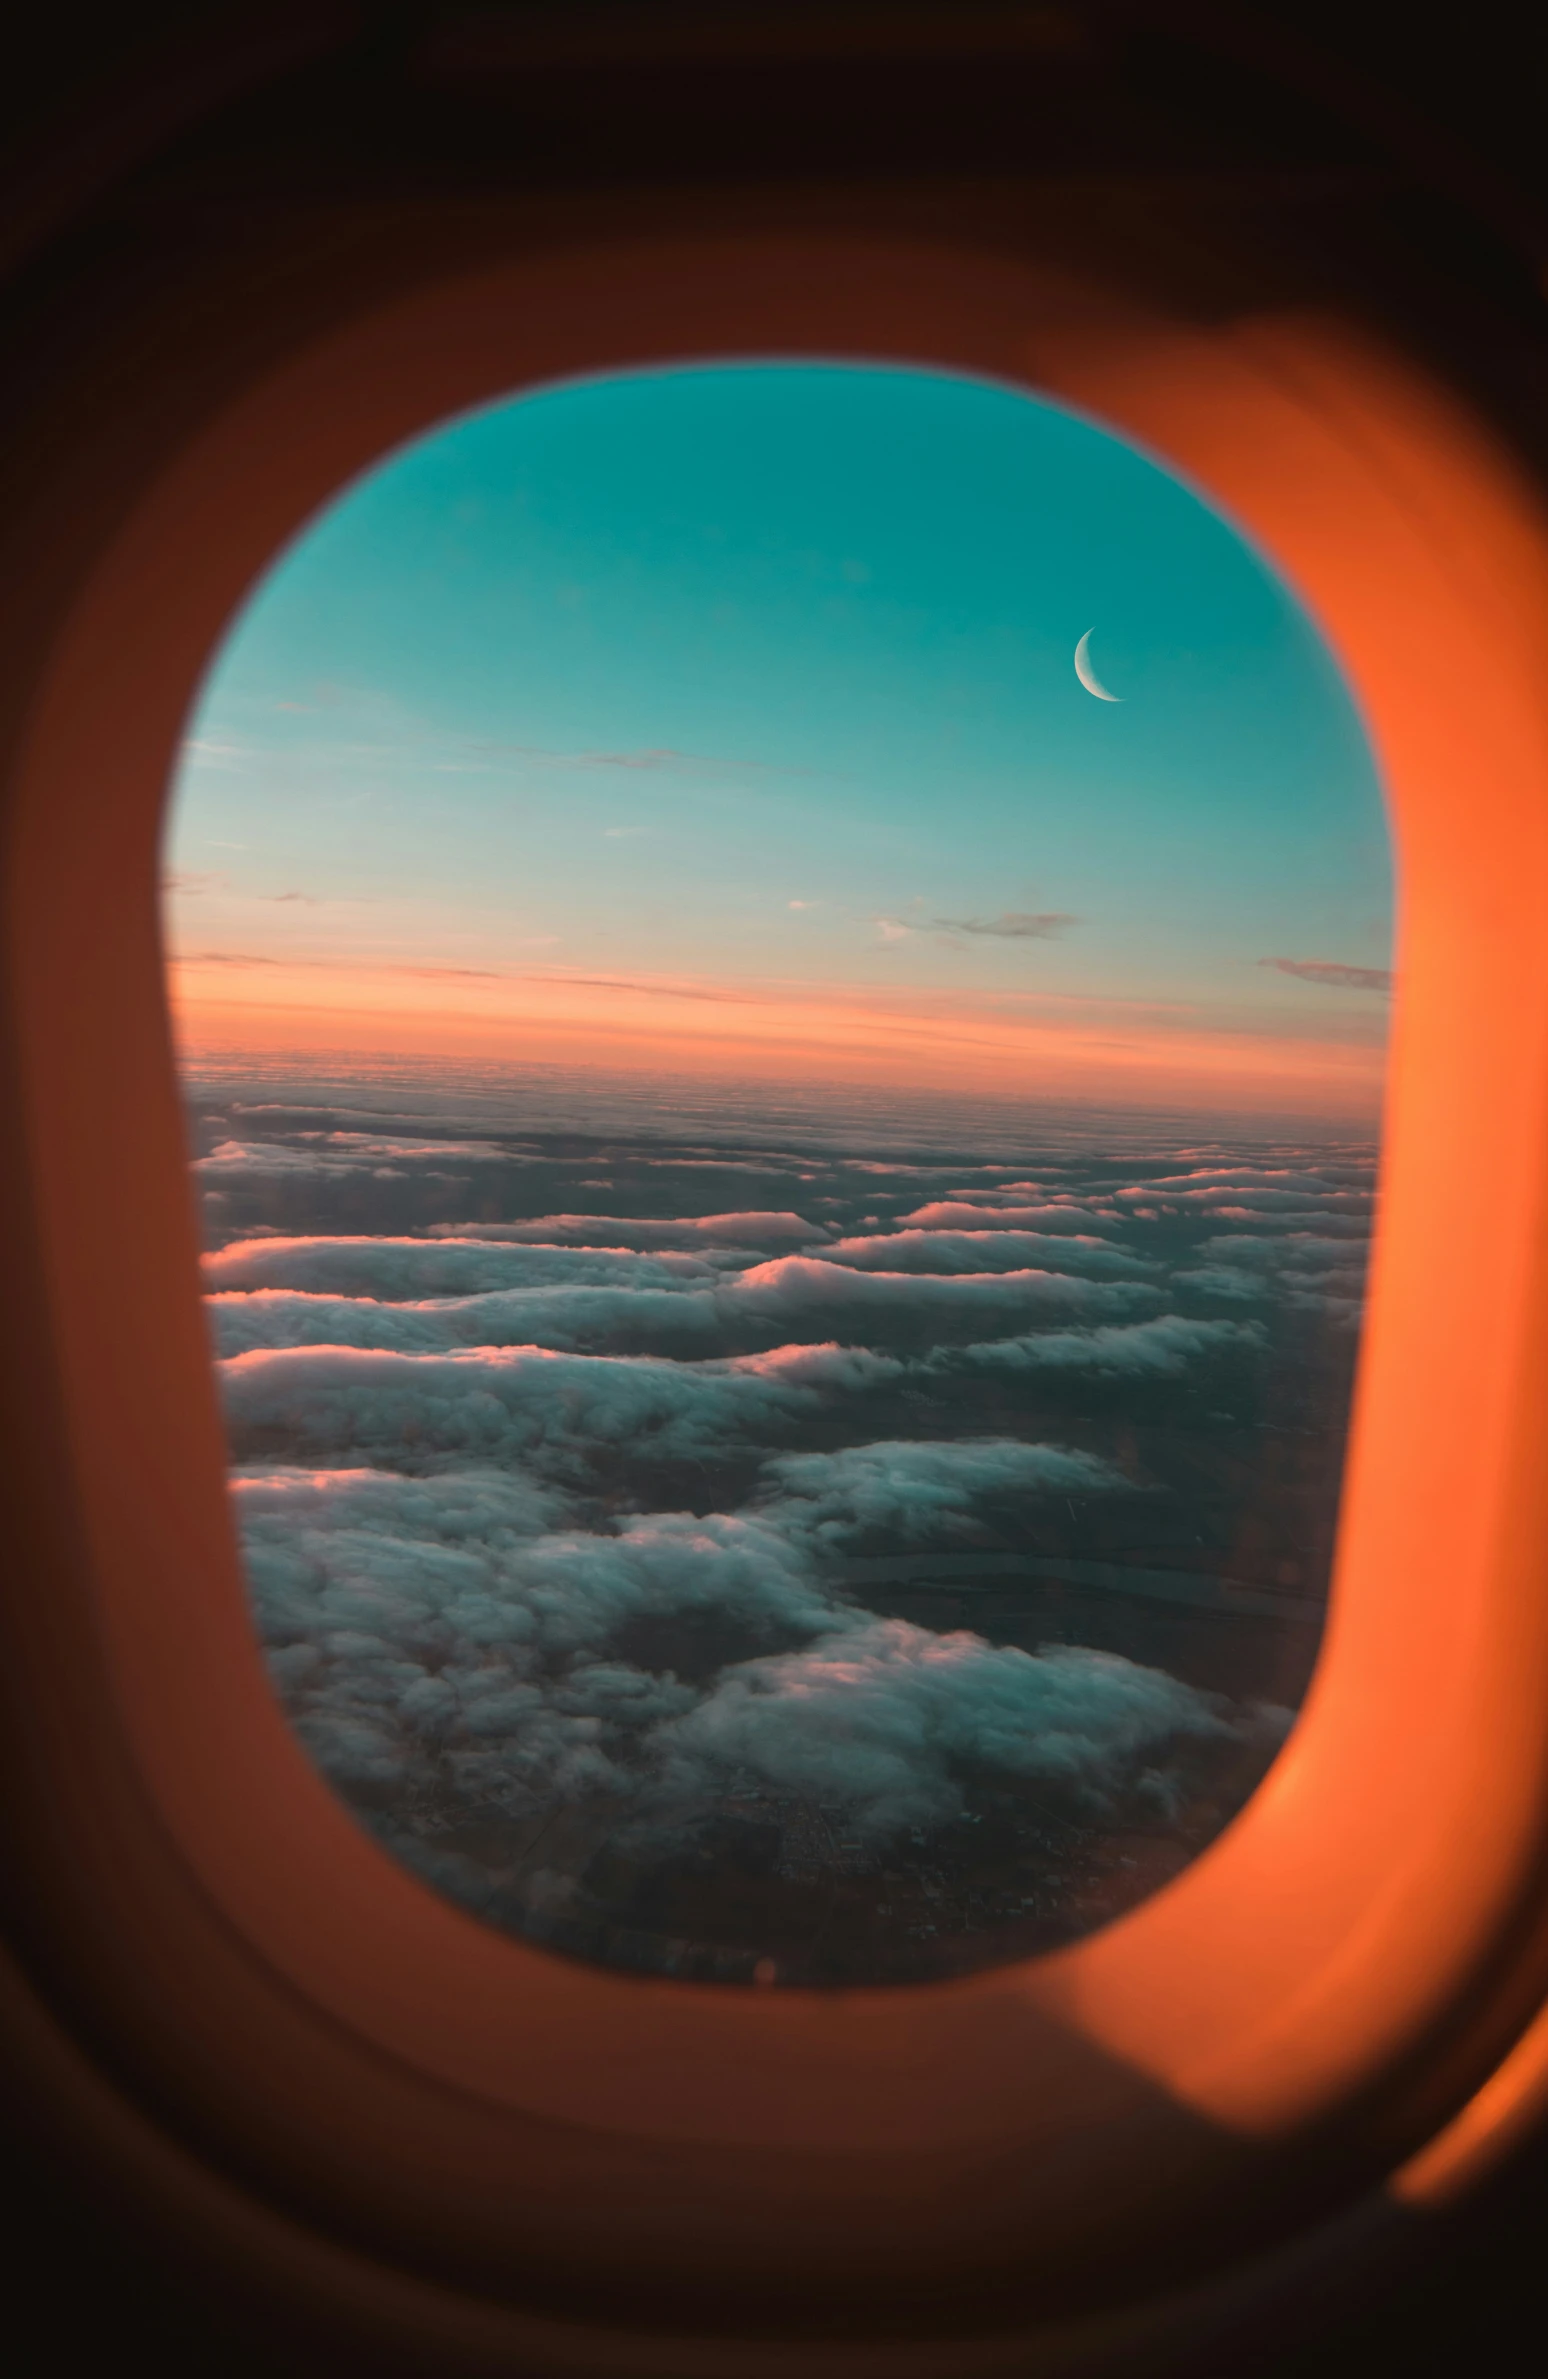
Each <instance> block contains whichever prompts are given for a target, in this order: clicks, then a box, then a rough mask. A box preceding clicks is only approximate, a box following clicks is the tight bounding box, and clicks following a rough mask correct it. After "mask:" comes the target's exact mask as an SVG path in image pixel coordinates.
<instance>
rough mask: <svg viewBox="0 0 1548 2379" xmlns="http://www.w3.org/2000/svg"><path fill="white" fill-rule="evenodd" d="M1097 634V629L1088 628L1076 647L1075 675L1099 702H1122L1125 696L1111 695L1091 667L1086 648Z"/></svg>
mask: <svg viewBox="0 0 1548 2379" xmlns="http://www.w3.org/2000/svg"><path fill="white" fill-rule="evenodd" d="M1095 634H1096V630H1095V628H1088V629H1087V630H1086V633H1085V635H1084V636H1083V637H1082V638H1081V640H1080V642H1079V644H1077V645H1076V647H1075V675H1076V676H1077V677H1078V678H1079V679H1080V682H1081V684H1082V685H1083V686H1084V687H1085V689H1086V692H1087V693H1088V694H1095V696H1096V698H1097V700H1098V702H1121V701H1122V700H1123V696H1122V695H1121V694H1109V692H1108V690H1107V688H1106V686H1104V685H1103V683H1102V680H1101V679H1100V678H1099V677H1098V675H1097V673H1096V671H1095V670H1094V669H1093V668H1092V666H1091V660H1090V656H1089V655H1088V653H1087V651H1086V647H1087V645H1088V644H1089V643H1090V642H1091V639H1092V637H1093V636H1094V635H1095Z"/></svg>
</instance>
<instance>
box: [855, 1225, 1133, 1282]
mask: <svg viewBox="0 0 1548 2379" xmlns="http://www.w3.org/2000/svg"><path fill="white" fill-rule="evenodd" d="M822 1261H823V1262H824V1263H825V1264H853V1265H856V1266H858V1267H859V1268H860V1269H861V1270H864V1271H872V1272H955V1273H961V1272H1001V1271H1005V1272H1009V1271H1013V1270H1015V1269H1017V1268H1018V1267H1025V1266H1027V1265H1028V1264H1031V1263H1034V1262H1037V1261H1041V1262H1043V1263H1051V1264H1057V1265H1058V1266H1060V1267H1061V1269H1063V1270H1066V1271H1073V1272H1096V1273H1108V1274H1112V1273H1121V1274H1125V1275H1127V1276H1128V1277H1130V1278H1140V1277H1142V1276H1143V1275H1144V1274H1146V1273H1148V1272H1153V1271H1154V1270H1155V1269H1156V1267H1155V1266H1154V1265H1153V1264H1150V1263H1147V1262H1146V1261H1145V1260H1144V1258H1143V1257H1140V1256H1131V1255H1130V1254H1128V1252H1127V1251H1126V1250H1125V1249H1123V1248H1118V1247H1114V1246H1113V1245H1112V1243H1111V1241H1110V1240H1106V1239H1095V1238H1092V1237H1090V1236H1089V1235H1085V1234H1073V1235H1071V1236H1069V1237H1059V1236H1058V1235H1057V1234H1054V1233H1051V1232H1047V1231H926V1230H904V1231H878V1232H877V1233H875V1235H874V1236H872V1237H869V1238H863V1239H836V1240H833V1241H831V1242H830V1243H829V1244H828V1245H827V1246H826V1247H824V1248H823V1250H822Z"/></svg>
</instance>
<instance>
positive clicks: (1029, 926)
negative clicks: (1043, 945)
mask: <svg viewBox="0 0 1548 2379" xmlns="http://www.w3.org/2000/svg"><path fill="white" fill-rule="evenodd" d="M930 922H931V924H932V925H937V926H940V927H941V928H942V929H943V930H944V931H946V932H948V933H980V934H992V935H993V936H994V937H995V939H996V940H998V941H1006V942H1048V941H1054V940H1056V939H1057V938H1058V936H1059V935H1060V934H1063V933H1066V932H1067V931H1068V930H1069V928H1070V927H1071V926H1072V925H1078V924H1079V923H1080V919H1079V918H1078V917H1071V916H1069V915H1068V914H1067V913H1066V912H1065V911H1064V910H1063V909H1045V910H1043V911H1041V912H1040V913H1039V914H1037V915H1032V914H1029V912H1028V911H1027V910H1025V909H1003V910H1002V911H1001V912H1000V914H999V916H998V917H932V919H931V920H930Z"/></svg>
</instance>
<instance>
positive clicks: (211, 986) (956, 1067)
mask: <svg viewBox="0 0 1548 2379" xmlns="http://www.w3.org/2000/svg"><path fill="white" fill-rule="evenodd" d="M1087 631H1090V645H1089V657H1090V660H1091V662H1092V664H1093V665H1094V667H1095V669H1096V670H1097V671H1098V672H1099V673H1100V674H1099V682H1100V683H1101V684H1102V685H1104V686H1105V687H1106V688H1107V689H1108V690H1109V691H1110V692H1111V693H1112V694H1113V695H1114V696H1116V697H1117V699H1115V700H1111V701H1105V700H1101V699H1099V698H1097V696H1096V695H1094V694H1093V693H1091V692H1089V691H1088V690H1087V689H1086V687H1085V686H1084V685H1083V684H1082V683H1081V681H1080V679H1079V678H1078V677H1077V675H1076V672H1075V668H1074V654H1075V647H1076V645H1077V642H1078V641H1079V639H1080V638H1081V637H1082V636H1083V635H1085V634H1086V632H1087ZM167 884H168V891H167V932H168V948H169V957H170V959H171V963H172V982H173V989H174V995H175V1000H176V1004H177V1009H178V1015H179V1023H180V1030H181V1032H182V1035H183V1039H184V1043H185V1047H186V1048H188V1049H189V1050H190V1052H193V1053H195V1054H197V1052H198V1051H199V1050H200V1049H207V1048H211V1047H217V1046H218V1047H221V1048H224V1049H227V1050H231V1049H253V1050H262V1049H263V1048H265V1047H275V1048H279V1047H284V1048H286V1049H288V1050H291V1051H295V1050H298V1049H299V1050H305V1049H307V1048H313V1049H316V1050H318V1051H322V1050H330V1051H339V1050H357V1051H359V1052H361V1053H362V1054H364V1053H369V1052H373V1051H374V1052H387V1051H391V1052H394V1053H399V1054H407V1055H408V1056H410V1057H414V1058H419V1059H423V1060H424V1061H425V1063H426V1064H427V1066H430V1067H433V1066H434V1065H435V1064H436V1063H437V1062H446V1061H450V1060H451V1059H454V1058H468V1057H477V1058H480V1059H484V1060H508V1061H511V1062H521V1061H527V1062H541V1063H548V1064H551V1063H555V1062H559V1063H564V1064H568V1065H572V1066H574V1067H576V1068H578V1069H584V1068H586V1067H588V1066H590V1067H595V1068H597V1069H598V1070H599V1073H600V1071H603V1070H610V1071H611V1072H613V1073H614V1074H616V1073H617V1072H619V1071H620V1070H628V1069H631V1068H636V1069H637V1068H644V1069H646V1070H648V1071H653V1072H658V1073H661V1074H664V1075H679V1076H682V1075H696V1076H699V1077H701V1078H704V1079H708V1080H714V1079H717V1078H724V1079H725V1080H727V1081H728V1082H729V1081H737V1082H740V1083H744V1084H745V1083H746V1082H747V1081H749V1080H758V1081H768V1082H770V1083H775V1082H785V1083H788V1082H800V1081H805V1082H808V1083H815V1084H819V1085H824V1086H827V1087H829V1088H831V1089H832V1090H833V1091H834V1092H835V1093H839V1094H841V1093H842V1090H843V1088H844V1086H845V1085H855V1086H862V1085H863V1086H868V1087H874V1086H877V1085H907V1086H909V1087H910V1088H912V1089H916V1090H917V1089H925V1090H929V1089H931V1088H938V1089H940V1090H942V1091H945V1090H948V1089H950V1090H953V1091H962V1090H972V1091H974V1092H976V1093H979V1094H982V1095H986V1096H990V1097H995V1098H1005V1099H1007V1100H1013V1101H1025V1100H1028V1099H1031V1100H1034V1101H1035V1100H1037V1099H1039V1098H1045V1099H1049V1100H1056V1101H1058V1102H1060V1103H1063V1104H1069V1103H1071V1102H1073V1103H1075V1104H1077V1105H1078V1104H1081V1103H1089V1104H1091V1105H1092V1106H1100V1107H1108V1108H1110V1107H1114V1106H1120V1107H1121V1106H1128V1105H1132V1106H1138V1107H1165V1108H1168V1109H1189V1110H1195V1111H1199V1112H1220V1113H1225V1112H1231V1113H1250V1112H1253V1111H1265V1112H1268V1111H1273V1112H1298V1113H1304V1114H1307V1115H1312V1114H1321V1115H1326V1116H1329V1117H1339V1118H1345V1119H1350V1120H1353V1119H1355V1118H1358V1119H1360V1120H1361V1121H1362V1122H1364V1123H1365V1124H1367V1126H1368V1124H1369V1121H1370V1119H1371V1117H1372V1115H1373V1113H1374V1107H1375V1101H1376V1097H1377V1094H1378V1090H1379V1083H1380V1073H1381V1062H1382V1042H1383V1035H1384V1032H1385V1025H1386V1007H1387V1002H1386V998H1385V996H1384V987H1385V982H1386V976H1385V969H1386V968H1387V967H1388V965H1389V963H1390V960H1389V949H1390V912H1391V860H1390V852H1389V847H1388V841H1387V834H1386V827H1385V821H1384V815H1383V807H1382V801H1381V795H1380V790H1379V786H1378V783H1377V779H1376V773H1375V768H1374V763H1373V760H1372V758H1371V754H1370V751H1369V747H1368V745H1367V742H1366V740H1365V737H1364V734H1363V731H1362V728H1361V725H1360V722H1359V719H1358V716H1357V714H1356V711H1355V709H1354V706H1353V704H1352V702H1351V700H1350V697H1349V694H1348V692H1347V690H1346V688H1345V686H1344V684H1343V682H1342V680H1341V678H1340V675H1339V672H1338V669H1337V667H1336V664H1335V662H1334V661H1333V659H1332V657H1331V656H1330V654H1329V653H1328V651H1327V649H1326V647H1325V646H1324V645H1323V643H1322V642H1321V640H1320V638H1319V636H1318V634H1317V632H1316V630H1315V629H1314V627H1313V626H1312V624H1311V623H1310V621H1309V620H1308V619H1307V617H1306V616H1305V614H1304V613H1303V612H1302V611H1301V610H1300V609H1299V607H1298V606H1297V604H1296V603H1295V602H1294V600H1293V599H1292V597H1291V596H1290V595H1289V593H1288V592H1287V591H1286V589H1285V588H1284V587H1283V586H1282V585H1281V583H1280V582H1279V581H1278V580H1277V578H1276V577H1275V576H1274V574H1273V573H1272V572H1271V571H1270V570H1269V569H1268V568H1267V567H1266V565H1265V564H1264V563H1263V562H1262V561H1261V560H1260V559H1259V558H1258V557H1257V556H1256V555H1255V554H1254V552H1253V551H1252V550H1251V549H1250V548H1249V546H1248V545H1247V544H1246V543H1245V542H1244V541H1243V539H1242V538H1241V536H1240V535H1239V534H1238V533H1237V532H1236V531H1235V529H1234V528H1232V527H1231V526H1230V524H1229V523H1227V522H1226V521H1224V520H1223V519H1222V518H1221V517H1220V516H1219V515H1218V514H1217V513H1215V512H1214V511H1213V510H1211V509H1210V508H1209V507H1208V506H1206V505H1205V504H1204V503H1203V502H1201V501H1200V500H1199V498H1198V497H1197V496H1196V495H1195V494H1193V493H1192V492H1191V491H1190V490H1189V489H1187V488H1186V487H1184V486H1183V485H1182V484H1180V483H1179V481H1178V480H1177V479H1175V478H1174V477H1173V476H1171V475H1170V474H1169V473H1168V472H1166V471H1164V470H1162V469H1161V468H1159V467H1158V466H1157V465H1156V464H1155V463H1154V462H1152V461H1151V460H1150V459H1149V458H1147V457H1146V456H1144V455H1142V454H1141V453H1139V452H1138V451H1136V450H1135V449H1134V448H1133V447H1132V446H1130V445H1128V444H1127V443H1125V442H1123V441H1121V440H1119V439H1117V438H1115V437H1113V436H1112V435H1110V434H1109V433H1108V432H1106V431H1105V430H1103V429H1102V428H1100V427H1099V426H1096V425H1094V424H1092V423H1090V422H1088V421H1085V420H1083V419H1080V418H1078V417H1076V416H1074V415H1072V414H1070V413H1069V412H1067V411H1065V410H1063V409H1062V408H1059V407H1056V406H1053V405H1050V404H1045V403H1042V402H1040V401H1037V400H1035V399H1033V398H1031V397H1030V396H1028V395H1026V394H1024V393H1022V392H1020V391H1017V390H1013V389H1010V388H1006V387H1002V386H997V385H993V384H988V383H983V382H979V381H975V380H970V379H966V378H961V377H956V376H948V375H944V374H940V373H934V372H924V371H912V370H899V369H892V368H888V369H875V368H870V367H865V368H858V367H851V366H847V365H837V364H808V363H800V362H777V363H770V364H753V365H741V364H739V365H735V366H721V365H708V366H702V367H694V368H684V369H674V370H669V371H652V372H646V373H635V374H630V375H627V376H622V377H614V378H609V379H599V380H588V381H581V382H575V383H569V384H565V385H561V386H555V387H550V388H546V389H543V390H540V391H538V392H536V393H532V394H526V395H523V396H521V397H519V398H516V399H513V400H509V401H502V402H499V403H495V404H492V405H489V406H487V407H484V408H482V409H480V410H479V411H477V412H474V413H472V414H469V415H466V416H464V417H462V418H460V419H458V420H456V421H454V422H452V423H450V424H449V425H445V426H442V427H441V428H439V429H437V430H435V431H433V432H431V433H430V434H428V435H426V436H425V437H423V438H421V439H419V440H417V441H416V442H414V443H412V444H410V445H409V446H407V447H405V448H403V449H401V450H399V451H398V452H397V453H395V454H394V455H392V456H390V457H389V458H387V460H386V461H385V462H383V463H382V464H380V465H379V466H377V467H376V468H375V469H374V470H372V471H370V472H369V473H367V474H366V475H364V476H363V477H362V478H360V479H359V480H357V481H356V482H355V483H354V484H353V485H352V486H351V487H349V488H348V489H346V490H345V491H344V493H343V494H342V495H341V496H340V497H339V498H338V499H337V500H336V501H335V502H334V503H333V504H332V505H331V507H329V508H328V509H327V510H325V511H324V512H323V513H322V514H320V515H319V516H318V517H316V518H315V519H314V520H313V521H311V522H310V523H309V524H308V525H307V526H306V528H305V529H304V530H303V531H302V533H301V534H300V535H299V536H298V537H297V538H296V539H295V540H294V542H293V543H292V544H291V546H290V547H289V549H288V550H287V551H286V552H285V553H284V554H282V555H281V557H280V558H279V560H278V561H277V562H276V564H275V565H274V567H273V568H272V569H271V570H270V572H269V573H268V575H267V577H266V578H265V579H264V580H263V582H262V583H261V584H260V586H259V587H258V588H257V589H256V591H255V592H254V594H253V595H252V597H251V599H250V600H249V602H248V604H247V605H246V607H245V609H244V610H243V611H242V612H241V614H240V615H239V617H238V618H237V620H236V621H235V623H234V625H233V627H232V629H231V632H230V634H229V635H228V637H227V639H226V641H225V643H224V645H223V647H222V648H221V650H220V651H219V652H218V654H217V656H216V658H215V660H214V663H213V665H212V667H211V670H210V672H209V675H208V677H207V679H206V682H205V684H204V686H203V687H202V689H201V692H200V695H199V698H198V701H197V704H196V706H195V711H194V715H193V717H192V719H191V721H190V724H189V730H188V736H187V742H186V746H185V750H184V754H183V758H182V762H181V766H180V769H179V773H178V778H177V783H176V788H175V798H174V802H173V806H172V814H171V819H170V824H169V833H168V849H167Z"/></svg>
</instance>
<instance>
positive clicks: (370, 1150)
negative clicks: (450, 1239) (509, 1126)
mask: <svg viewBox="0 0 1548 2379" xmlns="http://www.w3.org/2000/svg"><path fill="white" fill-rule="evenodd" d="M298 1137H301V1138H304V1139H305V1140H306V1141H307V1143H308V1145H307V1146H305V1147H304V1148H293V1147H287V1146H285V1145H284V1144H283V1143H281V1142H280V1141H277V1140H220V1141H217V1143H216V1145H215V1147H214V1148H212V1149H211V1151H210V1153H209V1155H208V1156H201V1157H198V1158H196V1159H195V1161H194V1166H193V1170H194V1171H195V1172H196V1173H203V1174H213V1175H215V1176H217V1177H221V1176H225V1175H230V1176H233V1177H235V1176H239V1175H240V1176H251V1177H253V1178H256V1179H268V1180H274V1179H282V1178H285V1177H287V1176H289V1177H292V1178H295V1179H298V1180H301V1179H307V1178H316V1177H321V1176H326V1175H328V1174H335V1173H369V1172H374V1171H375V1170H376V1169H377V1167H378V1166H380V1165H384V1164H390V1165H404V1164H410V1165H423V1164H448V1163H460V1164H485V1165H487V1164H502V1163H504V1161H505V1157H506V1151H505V1150H504V1149H503V1148H500V1147H498V1146H497V1145H496V1144H495V1143H494V1142H493V1141H491V1140H403V1139H386V1138H382V1137H378V1136H377V1135H375V1134H373V1133H369V1132H318V1133H305V1134H301V1135H298Z"/></svg>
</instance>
